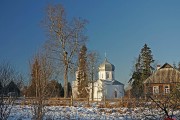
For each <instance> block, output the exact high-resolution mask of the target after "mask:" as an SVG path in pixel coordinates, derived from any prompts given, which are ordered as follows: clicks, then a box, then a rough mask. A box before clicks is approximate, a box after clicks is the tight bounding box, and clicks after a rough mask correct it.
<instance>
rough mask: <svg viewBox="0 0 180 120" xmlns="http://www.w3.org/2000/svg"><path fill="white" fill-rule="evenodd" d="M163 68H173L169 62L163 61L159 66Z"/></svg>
mask: <svg viewBox="0 0 180 120" xmlns="http://www.w3.org/2000/svg"><path fill="white" fill-rule="evenodd" d="M163 68H173V67H172V66H171V65H170V64H168V63H165V64H164V65H163V66H162V67H160V69H163Z"/></svg>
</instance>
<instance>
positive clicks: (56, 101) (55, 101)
mask: <svg viewBox="0 0 180 120" xmlns="http://www.w3.org/2000/svg"><path fill="white" fill-rule="evenodd" d="M144 102H145V100H143V99H141V100H140V99H138V100H137V99H127V98H120V99H104V100H103V101H91V100H90V99H89V98H72V97H71V98H58V97H57V98H48V99H45V100H43V104H44V105H47V106H85V107H89V106H93V105H96V106H98V107H102V108H103V107H108V108H116V107H130V106H131V107H137V106H141V105H142V104H140V103H144ZM37 103H38V100H37V99H36V98H33V97H28V98H24V99H22V98H21V99H20V100H19V102H17V103H16V104H20V105H32V104H37Z"/></svg>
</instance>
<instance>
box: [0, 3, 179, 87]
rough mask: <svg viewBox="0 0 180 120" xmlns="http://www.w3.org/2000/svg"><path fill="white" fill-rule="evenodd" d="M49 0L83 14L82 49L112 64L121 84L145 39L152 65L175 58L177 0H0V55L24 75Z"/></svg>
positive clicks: (38, 42)
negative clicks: (85, 41) (85, 43)
mask: <svg viewBox="0 0 180 120" xmlns="http://www.w3.org/2000/svg"><path fill="white" fill-rule="evenodd" d="M49 3H53V4H56V3H61V4H62V5H63V6H64V7H65V10H66V13H67V17H68V19H71V18H72V17H74V16H75V17H81V18H84V19H87V20H88V21H89V24H88V25H87V32H86V34H87V35H88V37H89V39H88V48H89V49H90V50H97V51H98V52H99V54H100V55H101V56H102V57H104V53H105V52H106V53H107V57H108V60H109V61H110V62H111V63H113V64H114V65H115V67H116V71H115V76H116V79H117V80H119V81H120V82H122V83H124V84H127V81H128V80H129V78H130V73H131V69H132V66H133V61H134V60H135V57H137V56H138V54H139V53H140V50H141V48H142V47H143V45H144V44H145V43H147V44H148V46H149V47H150V48H151V50H152V54H153V56H154V59H155V60H156V62H157V63H158V64H161V65H163V64H164V63H165V62H168V63H170V64H173V62H176V63H178V62H179V61H180V54H179V52H180V1H179V0H173V1H170V0H57V1H56V0H43V1H37V0H29V1H27V0H26V1H25V0H16V1H15V0H1V1H0V59H1V60H8V61H10V62H11V63H12V64H14V65H15V67H16V68H17V69H18V70H19V71H23V72H24V73H25V74H27V71H28V69H29V60H30V59H31V57H32V56H33V55H34V54H35V52H36V51H37V50H38V49H39V48H40V47H41V46H42V45H43V43H44V41H45V40H46V35H45V33H44V30H43V28H42V27H40V21H41V20H42V19H43V16H44V15H45V12H44V10H45V7H46V6H47V4H49Z"/></svg>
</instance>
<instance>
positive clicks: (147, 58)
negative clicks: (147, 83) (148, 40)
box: [140, 44, 154, 81]
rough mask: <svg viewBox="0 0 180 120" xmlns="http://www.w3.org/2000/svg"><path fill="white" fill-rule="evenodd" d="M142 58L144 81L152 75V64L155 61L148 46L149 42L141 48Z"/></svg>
mask: <svg viewBox="0 0 180 120" xmlns="http://www.w3.org/2000/svg"><path fill="white" fill-rule="evenodd" d="M140 59H141V68H142V80H143V81H144V80H145V79H147V78H148V77H149V76H150V75H151V73H152V66H151V64H152V63H153V62H154V60H153V55H152V53H151V49H150V48H149V47H148V46H147V44H145V45H144V47H143V48H142V49H141V54H140Z"/></svg>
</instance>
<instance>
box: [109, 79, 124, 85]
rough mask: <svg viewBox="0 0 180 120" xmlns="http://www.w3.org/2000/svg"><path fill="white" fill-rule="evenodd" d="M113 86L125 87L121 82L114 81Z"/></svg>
mask: <svg viewBox="0 0 180 120" xmlns="http://www.w3.org/2000/svg"><path fill="white" fill-rule="evenodd" d="M112 85H124V84H122V83H121V82H119V81H117V80H113V83H112Z"/></svg>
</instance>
